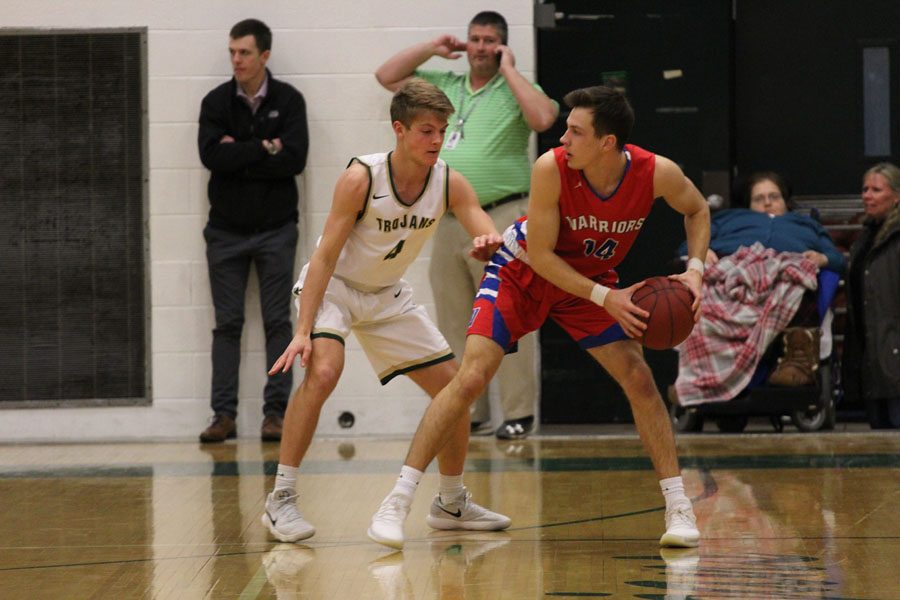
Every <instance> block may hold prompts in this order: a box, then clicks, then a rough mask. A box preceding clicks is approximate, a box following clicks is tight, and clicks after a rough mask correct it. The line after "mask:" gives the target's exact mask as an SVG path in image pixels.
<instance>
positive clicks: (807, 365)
mask: <svg viewBox="0 0 900 600" xmlns="http://www.w3.org/2000/svg"><path fill="white" fill-rule="evenodd" d="M820 339H821V332H820V331H819V329H818V328H817V327H816V328H810V327H788V328H787V329H785V330H784V336H783V340H784V342H783V343H784V355H783V356H782V357H781V358H779V359H778V366H777V367H775V370H774V371H772V374H771V375H769V383H770V384H772V385H783V386H790V387H795V386H801V385H814V384H815V383H816V375H815V371H816V369H818V368H819V340H820Z"/></svg>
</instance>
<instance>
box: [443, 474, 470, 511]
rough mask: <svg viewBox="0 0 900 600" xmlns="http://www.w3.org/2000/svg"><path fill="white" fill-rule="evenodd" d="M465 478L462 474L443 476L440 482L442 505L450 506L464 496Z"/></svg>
mask: <svg viewBox="0 0 900 600" xmlns="http://www.w3.org/2000/svg"><path fill="white" fill-rule="evenodd" d="M464 489H465V488H463V476H462V473H460V474H459V475H444V474H443V473H442V474H441V482H440V488H439V490H440V495H441V504H450V503H451V502H453V501H454V500H456V499H457V498H459V497H460V496H462V495H463V491H464Z"/></svg>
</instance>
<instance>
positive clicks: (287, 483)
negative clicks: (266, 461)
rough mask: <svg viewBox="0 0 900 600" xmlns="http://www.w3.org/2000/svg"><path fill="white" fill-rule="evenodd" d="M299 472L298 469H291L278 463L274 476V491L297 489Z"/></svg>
mask: <svg viewBox="0 0 900 600" xmlns="http://www.w3.org/2000/svg"><path fill="white" fill-rule="evenodd" d="M299 470H300V467H291V466H289V465H283V464H281V463H278V471H277V472H276V474H275V489H276V490H283V489H285V488H291V489H292V490H295V489H297V471H299Z"/></svg>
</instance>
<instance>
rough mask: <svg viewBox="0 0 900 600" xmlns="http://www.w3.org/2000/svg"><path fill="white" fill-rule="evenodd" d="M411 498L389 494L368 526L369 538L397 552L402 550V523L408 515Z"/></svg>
mask: <svg viewBox="0 0 900 600" xmlns="http://www.w3.org/2000/svg"><path fill="white" fill-rule="evenodd" d="M411 504H412V498H407V497H406V496H404V495H402V494H389V495H388V497H387V498H385V499H384V501H383V502H382V503H381V506H379V507H378V512H376V513H375V515H374V516H373V517H372V524H371V525H369V531H368V534H369V537H370V538H371V539H372V540H374V541H376V542H378V543H379V544H384V545H385V546H389V547H391V548H396V549H397V550H402V549H403V523H404V522H405V521H406V516H407V515H408V514H409V507H410V505H411Z"/></svg>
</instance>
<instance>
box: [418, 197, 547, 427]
mask: <svg viewBox="0 0 900 600" xmlns="http://www.w3.org/2000/svg"><path fill="white" fill-rule="evenodd" d="M527 207H528V199H527V198H523V199H521V200H516V201H513V202H508V203H506V204H502V205H500V206H498V207H496V208H494V209H492V210H490V211H488V214H489V215H490V216H491V218H492V219H493V220H494V224H495V225H496V226H497V230H498V231H499V232H500V233H501V234H502V233H503V230H504V229H506V228H507V227H509V226H510V225H512V223H513V222H514V221H515V220H516V219H518V218H519V217H521V216H522V215H524V214H525V209H526V208H527ZM471 247H472V238H471V237H470V236H469V234H468V233H466V230H465V229H463V227H462V225H460V223H459V221H457V220H456V219H455V218H454V217H453V216H452V215H449V214H448V215H445V216H444V218H443V219H441V222H440V223H439V224H438V229H437V231H436V232H435V234H434V245H433V250H432V253H431V266H430V269H429V278H430V280H431V289H432V292H433V293H434V303H435V309H436V312H437V322H438V327H439V328H440V330H441V333H443V334H444V337H446V338H447V342H449V343H450V348H451V349H452V350H453V353H454V354H456V357H457V359H459V360H462V355H463V349H464V348H465V346H466V329H467V328H468V323H469V318H470V317H471V316H472V303H473V301H474V300H475V293H476V292H477V291H478V286H479V284H480V283H481V277H482V275H484V263H483V262H481V261H478V260H475V259H473V258H471V257H469V254H468V252H469V249H470V248H471ZM537 346H538V344H537V333H529V334H528V335H526V336H525V337H523V338H522V339H520V340H519V351H518V352H515V353H513V354H509V355H507V356H506V357H505V358H504V359H503V362H502V363H501V364H500V369H499V370H498V371H497V380H498V382H499V384H500V407H501V408H502V409H503V418H504V419H507V420H508V419H520V418H522V417H528V416H531V415H534V414H535V404H536V402H537V390H538V374H537V369H536V364H537V362H536V354H537ZM490 420H491V414H490V402H489V397H488V392H487V390H485V393H484V394H482V395H481V396H480V397H479V398H478V399H477V400H476V401H475V404H474V405H473V407H472V421H473V422H477V423H483V422H485V421H490Z"/></svg>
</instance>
